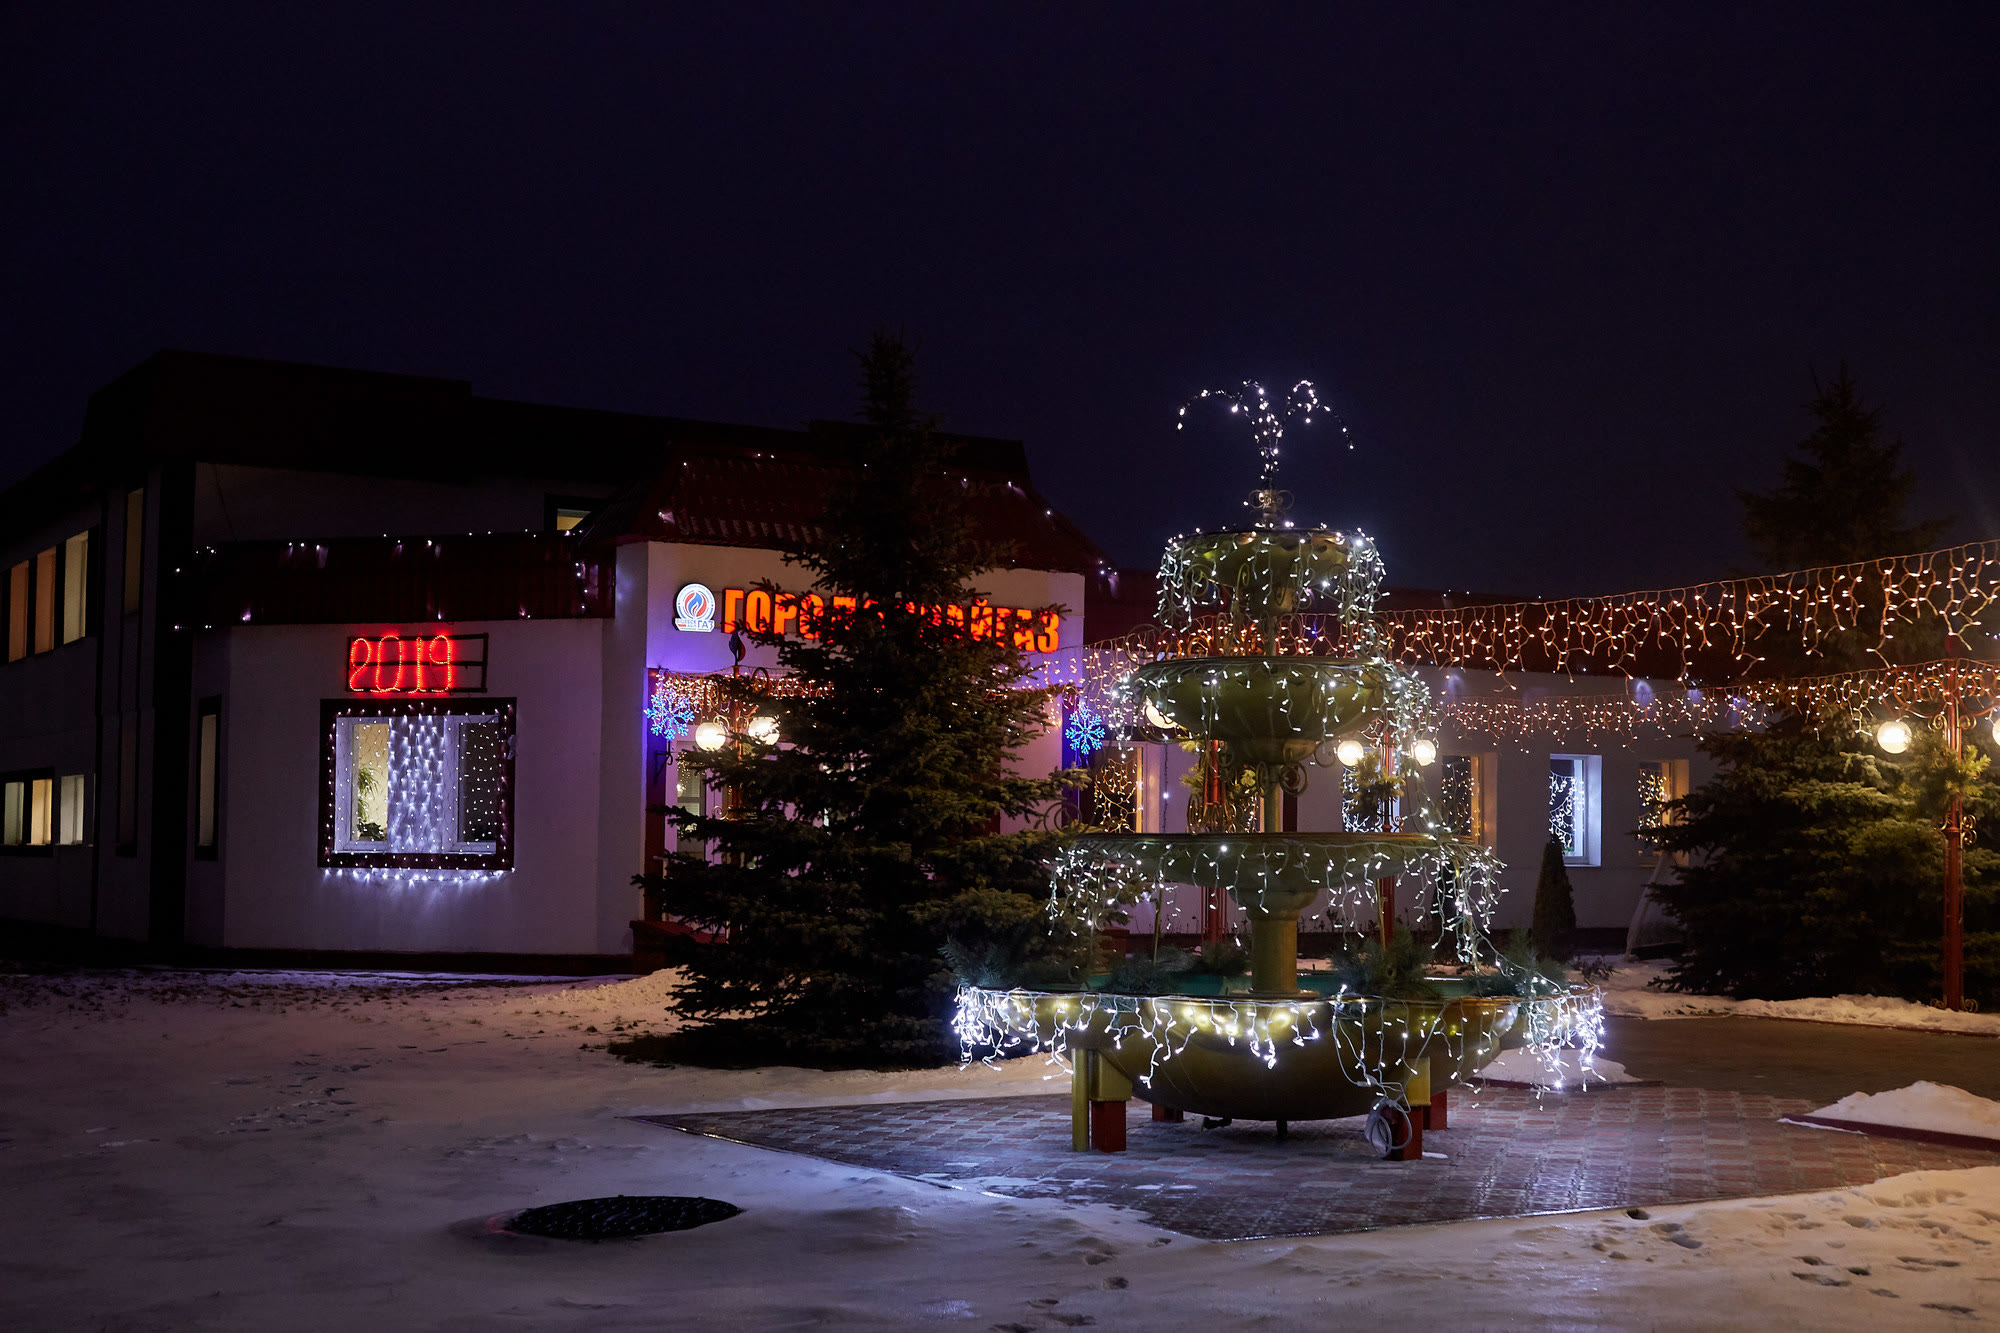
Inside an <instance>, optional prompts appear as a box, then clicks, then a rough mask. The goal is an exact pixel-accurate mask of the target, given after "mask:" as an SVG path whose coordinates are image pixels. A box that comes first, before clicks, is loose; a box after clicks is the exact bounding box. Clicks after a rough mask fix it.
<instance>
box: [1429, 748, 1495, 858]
mask: <svg viewBox="0 0 2000 1333" xmlns="http://www.w3.org/2000/svg"><path fill="white" fill-rule="evenodd" d="M1483 795H1484V792H1482V791H1481V790H1480V782H1479V761H1478V759H1477V758H1476V757H1475V756H1473V755H1469V754H1447V755H1441V756H1439V758H1438V783H1437V813H1438V820H1439V822H1440V823H1442V824H1443V825H1444V827H1445V831H1446V832H1447V833H1455V834H1457V835H1458V836H1459V837H1461V838H1473V839H1479V838H1483V837H1484V836H1485V835H1486V829H1485V821H1484V820H1483V819H1481V818H1480V815H1481V811H1480V808H1479V806H1480V798H1481V797H1482V796H1483Z"/></svg>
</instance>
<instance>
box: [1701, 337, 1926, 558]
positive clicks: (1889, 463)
mask: <svg viewBox="0 0 2000 1333" xmlns="http://www.w3.org/2000/svg"><path fill="white" fill-rule="evenodd" d="M1814 388H1815V389H1816V390H1817V392H1816V394H1815V396H1814V398H1813V400H1812V402H1811V403H1809V404H1808V405H1807V408H1806V410H1807V411H1808V412H1810V413H1811V414H1812V417H1813V420H1814V423H1815V424H1814V426H1813V430H1812V433H1811V434H1809V435H1807V436H1806V437H1805V438H1804V439H1803V440H1800V441H1799V442H1798V444H1797V446H1796V447H1795V449H1796V455H1795V456H1794V457H1792V458H1788V459H1787V460H1785V466H1784V475H1783V480H1782V481H1780V483H1779V484H1778V486H1777V487H1776V489H1774V490H1771V491H1768V492H1764V493H1761V494H1760V493H1757V492H1754V491H1742V490H1739V491H1738V492H1737V493H1736V498H1737V500H1738V501H1739V502H1740V503H1741V504H1742V506H1743V532H1744V535H1745V536H1747V537H1748V538H1749V539H1750V547H1751V550H1752V551H1753V552H1754V553H1755V555H1756V556H1757V558H1758V560H1759V561H1761V562H1762V564H1763V571H1764V572H1771V573H1777V572H1780V571H1783V570H1791V569H1808V568H1811V567H1813V566H1816V565H1838V564H1845V563H1847V562H1849V561H1854V560H1872V559H1874V558H1875V557H1877V556H1884V555H1905V554H1908V553H1910V552H1913V551H1927V550H1930V549H1932V548H1933V547H1934V546H1936V545H1937V543H1938V542H1939V541H1940V540H1941V539H1942V538H1943V536H1944V533H1945V531H1946V530H1947V529H1948V528H1949V527H1950V526H1951V522H1950V520H1949V519H1937V520H1932V521H1928V522H1922V523H1912V522H1911V521H1910V518H1909V509H1910V497H1911V495H1912V493H1913V492H1914V491H1915V489H1916V484H1917V478H1916V474H1915V473H1914V472H1912V471H1910V470H1909V469H1908V468H1905V467H1904V466H1903V465H1902V459H1903V442H1902V441H1901V440H1895V441H1888V440H1884V439H1883V438H1882V409H1881V408H1880V407H1871V406H1869V405H1868V404H1867V403H1866V402H1864V401H1863V400H1862V397H1861V386H1860V385H1859V384H1857V383H1856V382H1855V380H1854V377H1853V376H1852V375H1850V374H1848V371H1847V366H1846V364H1845V363H1842V365H1841V367H1840V373H1839V374H1837V375H1835V376H1834V377H1833V381H1832V382H1831V383H1829V384H1820V383H1818V382H1817V381H1815V382H1814Z"/></svg>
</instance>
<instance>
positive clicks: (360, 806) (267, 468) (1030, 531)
mask: <svg viewBox="0 0 2000 1333" xmlns="http://www.w3.org/2000/svg"><path fill="white" fill-rule="evenodd" d="M856 439H857V428H855V427H851V426H845V425H841V424H838V423H814V424H813V426H811V427H809V428H808V429H806V430H803V431H782V430H765V429H759V428H752V427H736V426H725V425H717V424H713V423H700V422H689V421H677V420H672V419H665V418H648V417H636V416H627V415H621V414H612V413H599V412H587V411H577V410H571V409H560V408H550V407H542V406H537V405H531V404H518V403H508V402H501V401H497V400H491V399H484V398H480V397H477V396H475V395H473V394H472V393H471V390H470V386H469V385H465V384H463V383H459V382H453V381H441V380H427V379H416V378H412V377H406V376H394V375H377V374H369V373H362V372H353V371H341V370H328V369H322V368H316V367H305V366H295V365H285V364H278V363H269V362H256V361H247V360H241V359H236V358H226V357H212V356H199V355H192V354H185V353H162V354H160V355H159V356H156V357H154V358H152V359H150V360H148V361H147V362H145V363H143V364H142V365H140V366H139V367H137V368H135V369H134V370H133V371H131V372H130V373H128V374H127V375H125V376H123V377H121V378H120V379H119V380H117V381H115V382H114V383H113V384H111V385H110V386H108V387H107V388H106V389H104V390H103V391H101V392H100V393H98V394H97V395H95V396H94V397H93V399H92V401H91V404H90V407H89V411H88V413H87V415H86V421H85V427H84V432H83V438H82V440H81V441H80V443H79V444H78V445H77V446H76V447H75V448H73V449H72V450H70V451H69V452H68V453H66V454H65V455H63V456H62V457H61V458H59V459H58V460H56V461H55V462H54V463H52V464H50V465H49V466H47V467H45V468H43V469H41V470H40V471H38V472H37V473H35V474H33V475H32V476H30V477H29V478H27V479H26V480H24V481H23V482H21V483H20V484H19V485H17V486H15V487H13V488H12V489H11V490H10V491H9V492H8V493H7V494H6V495H5V496H4V497H0V513H4V514H5V515H6V517H7V519H8V522H7V524H6V531H7V532H8V533H10V534H11V540H10V541H9V543H8V545H7V547H6V548H5V549H4V554H0V567H4V568H5V569H6V570H7V571H8V579H7V583H6V585H5V588H4V592H5V598H6V623H7V625H8V630H9V642H8V656H7V662H6V664H5V666H4V669H0V681H4V689H0V792H4V794H5V799H6V801H7V803H8V804H7V807H6V808H7V823H6V827H5V836H4V840H0V917H4V918H11V919H15V920H22V921H32V922H37V923H44V924H49V925H57V926H66V927H74V928H78V929H81V930H87V931H90V932H92V933H95V934H98V935H102V936H106V937H111V938H119V939H131V940H151V941H158V942H185V943H188V944H193V945H200V946H209V947H216V948H232V949H258V950H301V951H315V952H321V953H381V952H402V953H493V954H516V955H521V954H530V955H579V956H610V955H619V954H624V953H627V952H629V949H630V923H631V922H632V920H633V919H634V918H635V917H636V916H638V915H639V902H640V898H639V892H638V890H637V889H636V888H635V887H634V886H633V884H632V879H633V876H634V875H635V874H636V873H638V872H640V871H641V870H644V869H646V868H648V866H649V864H650V860H651V858H652V857H653V856H656V855H657V854H658V853H659V851H660V850H661V849H662V844H663V842H664V837H665V834H664V820H663V819H662V818H661V817H660V816H658V815H657V814H649V813H648V806H649V805H651V804H658V803H661V802H662V801H663V800H664V801H672V800H675V799H680V798H681V796H682V793H681V792H680V791H679V790H678V786H679V784H678V783H677V782H676V781H675V779H674V766H673V765H672V763H671V745H672V738H671V737H666V736H662V735H660V734H658V732H657V731H656V729H654V728H651V727H649V726H648V721H647V706H648V687H649V682H650V681H651V680H652V679H653V678H655V677H656V676H658V675H660V674H663V673H690V672H702V671H710V670H715V669H718V668H720V669H727V668H728V667H729V666H730V664H731V655H730V652H729V647H728V638H729V635H728V633H727V630H728V628H729V627H730V623H729V622H730V620H731V619H732V618H733V617H735V616H738V615H743V616H746V617H747V621H748V623H750V624H752V625H753V626H754V625H755V622H756V620H757V617H758V616H759V615H763V614H768V613H769V611H768V609H767V607H766V603H768V601H769V600H770V598H769V594H768V592H766V591H762V590H761V589H764V588H766V587H767V585H773V584H774V585H776V586H777V587H778V588H779V589H781V590H782V589H785V588H788V587H790V588H796V589H797V592H798V594H799V595H807V594H809V593H810V589H808V588H799V587H797V585H798V583H799V577H798V572H797V571H796V570H795V569H793V568H791V567H789V566H787V565H786V564H785V563H784V560H783V555H782V553H783V551H784V550H786V549H796V548H797V546H798V545H799V544H800V543H801V542H802V541H804V540H806V539H808V538H809V537H810V534H811V529H812V526H813V524H814V523H815V522H816V520H817V514H818V512H819V500H820V497H821V496H822V495H823V494H824V493H825V488H826V486H827V485H828V484H830V483H831V482H832V481H833V480H835V479H837V478H838V477H839V476H840V475H842V474H843V472H844V470H845V469H846V467H847V463H846V461H845V460H846V458H847V456H848V455H849V453H850V452H851V450H852V447H853V445H854V443H855V441H856ZM949 443H950V445H951V448H952V470H953V473H954V480H955V481H956V483H957V484H959V485H962V486H963V487H964V488H965V489H966V490H967V491H968V492H970V493H972V494H974V495H975V496H976V497H977V505H976V512H977V513H978V514H979V516H980V518H979V521H980V523H981V526H982V530H983V531H984V532H985V533H986V534H987V535H990V536H994V537H996V538H997V539H1000V540H1002V541H1004V542H1006V543H1007V544H1008V546H1009V547H1010V548H1011V549H1012V550H1013V551H1014V553H1015V556H1016V558H1015V561H1014V563H1012V564H1010V565H1009V566H1008V567H1006V568H1001V569H995V570H993V571H990V574H989V576H988V577H987V578H986V579H984V580H983V586H982V591H984V592H986V593H987V594H988V596H989V597H990V598H991V599H992V603H993V605H995V606H996V607H1003V608H1005V609H1006V610H1007V611H1008V612H1009V613H1010V614H1011V613H1014V612H1016V611H1018V612H1020V614H1021V616H1022V617H1023V618H1025V617H1026V614H1027V612H1028V611H1029V610H1030V609H1033V610H1034V611H1036V612H1037V613H1039V612H1040V611H1041V610H1042V609H1043V608H1049V607H1063V608H1068V611H1067V613H1066V614H1060V615H1055V616H1051V617H1047V618H1046V619H1047V623H1037V625H1036V630H1037V632H1038V634H1039V636H1040V642H1041V644H1042V645H1044V647H1043V649H1042V650H1041V651H1050V650H1055V649H1058V648H1063V647H1074V646H1075V645H1077V644H1079V643H1080V642H1081V640H1082V636H1083V618H1082V611H1083V605H1084V600H1085V597H1084V583H1085V578H1086V576H1087V575H1088V574H1089V573H1091V572H1092V571H1094V570H1095V569H1096V568H1097V566H1098V565H1099V564H1100V563H1101V559H1102V557H1101V556H1100V555H1099V554H1098V552H1097V551H1096V549H1095V548H1094V547H1093V546H1092V545H1091V544H1090V543H1089V541H1088V540H1087V539H1086V538H1084V537H1083V536H1082V534H1081V533H1080V532H1078V531H1077V530H1076V529H1075V528H1074V527H1073V526H1071V525H1070V524H1069V523H1068V522H1067V520H1065V519H1063V518H1062V517H1061V516H1060V515H1058V514H1056V513H1055V512H1054V510H1053V508H1052V507H1051V506H1049V505H1048V504H1047V502H1046V501H1045V500H1043V499H1042V498H1041V497H1040V496H1039V495H1038V494H1037V493H1036V492H1035V490H1034V487H1033V483H1032V480H1031V479H1030V478H1029V476H1028V473H1027V467H1026V463H1025V457H1024V455H1023V452H1022V450H1021V448H1020V446H1019V444H1017V443H1014V442H1010V441H1001V440H981V439H974V438H969V437H967V438H958V437H951V439H950V440H949ZM695 587H700V588H702V589H704V590H713V595H714V596H715V597H716V598H717V600H718V601H719V602H720V601H723V600H725V599H726V600H727V602H728V605H727V606H722V607H718V610H719V611H721V612H722V613H723V614H721V615H718V616H716V617H713V618H711V619H710V621H709V622H708V623H707V624H703V623H702V622H701V620H700V618H698V617H696V618H690V617H688V616H686V615H684V614H683V610H684V603H685V598H684V597H683V594H684V593H686V592H687V591H688V590H689V589H690V588H695ZM779 601H780V602H781V603H784V602H785V601H786V599H785V598H784V597H782V596H781V597H780V598H779ZM794 614H796V613H795V612H794ZM677 622H678V625H677ZM17 627H18V631H19V632H18V633H16V632H15V631H16V629H17ZM770 659H771V650H770V649H768V648H764V647H758V646H752V647H751V648H750V649H749V653H748V656H747V658H746V660H745V662H744V667H745V668H746V669H753V670H754V669H757V668H759V667H769V666H770V665H772V662H771V660H770ZM1057 744H1058V743H1057V741H1056V740H1055V738H1054V737H1053V736H1050V737H1048V738H1046V739H1045V741H1044V742H1042V743H1041V744H1040V745H1039V746H1038V747H1037V748H1036V750H1035V752H1033V753H1030V754H1027V755H1024V756H1023V763H1024V764H1026V765H1027V766H1029V767H1031V768H1036V767H1039V768H1040V769H1041V770H1042V771H1046V770H1047V769H1051V768H1053V767H1055V766H1056V764H1057V763H1058V762H1059V759H1060V756H1059V754H1058V752H1057ZM693 799H697V800H700V799H712V798H711V797H710V796H708V794H705V793H701V792H700V791H699V790H698V789H697V791H696V792H695V793H694V794H693Z"/></svg>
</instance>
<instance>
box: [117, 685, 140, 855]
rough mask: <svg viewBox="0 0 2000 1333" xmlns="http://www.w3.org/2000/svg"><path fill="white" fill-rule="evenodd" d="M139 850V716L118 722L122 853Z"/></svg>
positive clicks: (119, 851) (130, 714)
mask: <svg viewBox="0 0 2000 1333" xmlns="http://www.w3.org/2000/svg"><path fill="white" fill-rule="evenodd" d="M138 850H139V715H138V714H137V713H127V714H125V715H124V716H123V717H121V718H119V719H118V854H119V855H120V856H131V855H133V854H134V853H135V852H137V851H138Z"/></svg>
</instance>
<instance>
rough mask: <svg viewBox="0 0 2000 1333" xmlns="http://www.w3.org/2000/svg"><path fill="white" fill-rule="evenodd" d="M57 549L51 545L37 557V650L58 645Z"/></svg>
mask: <svg viewBox="0 0 2000 1333" xmlns="http://www.w3.org/2000/svg"><path fill="white" fill-rule="evenodd" d="M56 549H57V548H55V547H53V546H51V547H50V548H49V549H48V550H46V551H43V552H42V553H41V554H40V555H38V556H36V557H35V651H36V652H38V653H46V652H51V651H53V650H54V649H55V646H56Z"/></svg>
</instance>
